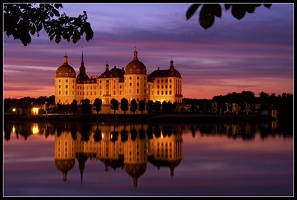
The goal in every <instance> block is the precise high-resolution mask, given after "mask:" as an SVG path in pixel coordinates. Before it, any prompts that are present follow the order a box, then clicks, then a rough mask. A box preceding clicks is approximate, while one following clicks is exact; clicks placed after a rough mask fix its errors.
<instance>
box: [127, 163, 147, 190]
mask: <svg viewBox="0 0 297 200" xmlns="http://www.w3.org/2000/svg"><path fill="white" fill-rule="evenodd" d="M125 171H126V172H127V173H128V174H129V175H130V176H131V177H132V178H133V186H134V187H137V181H138V178H139V177H140V176H141V175H143V174H144V172H145V171H146V163H133V164H132V163H129V164H125Z"/></svg>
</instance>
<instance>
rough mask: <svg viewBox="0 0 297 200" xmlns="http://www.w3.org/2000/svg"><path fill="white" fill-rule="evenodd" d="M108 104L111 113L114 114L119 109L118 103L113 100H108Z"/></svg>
mask: <svg viewBox="0 0 297 200" xmlns="http://www.w3.org/2000/svg"><path fill="white" fill-rule="evenodd" d="M110 104H111V105H110V108H111V109H112V110H113V113H114V114H115V113H116V110H118V109H119V101H118V100H116V99H114V98H113V99H111V100H110Z"/></svg>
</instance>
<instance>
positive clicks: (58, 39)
mask: <svg viewBox="0 0 297 200" xmlns="http://www.w3.org/2000/svg"><path fill="white" fill-rule="evenodd" d="M60 41H61V36H60V35H56V38H55V42H56V43H57V44H58V43H59V42H60Z"/></svg>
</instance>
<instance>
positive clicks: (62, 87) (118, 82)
mask: <svg viewBox="0 0 297 200" xmlns="http://www.w3.org/2000/svg"><path fill="white" fill-rule="evenodd" d="M96 98H99V99H101V100H102V103H103V105H104V104H108V105H109V104H110V100H111V99H113V98H114V99H116V100H118V102H121V99H122V98H126V99H127V100H128V102H129V103H130V102H131V100H132V99H135V100H136V102H139V101H140V100H144V102H145V103H147V102H148V100H152V101H154V102H155V101H160V102H163V101H166V102H171V103H182V98H183V95H182V77H181V75H180V73H179V71H178V70H176V69H175V67H174V62H173V60H171V61H170V66H169V68H168V69H164V70H161V69H159V68H158V69H157V70H155V71H153V72H152V73H150V74H147V70H146V66H145V65H144V64H143V63H142V62H141V61H140V60H139V59H138V52H137V51H136V50H135V51H134V52H133V60H132V61H131V62H129V63H128V64H127V65H126V67H125V69H124V68H117V67H116V66H115V67H113V68H109V65H108V64H106V65H105V71H104V72H103V73H102V74H100V75H99V76H88V75H87V73H86V67H85V65H84V59H83V53H82V57H81V66H80V68H79V73H78V75H77V76H76V72H75V70H74V68H73V67H72V66H70V65H69V64H68V56H67V55H65V56H64V63H63V65H61V66H60V67H58V69H57V70H56V77H55V103H56V104H58V103H59V104H71V103H72V102H73V100H77V102H78V103H80V102H81V100H83V99H89V100H90V104H93V103H94V100H95V99H96Z"/></svg>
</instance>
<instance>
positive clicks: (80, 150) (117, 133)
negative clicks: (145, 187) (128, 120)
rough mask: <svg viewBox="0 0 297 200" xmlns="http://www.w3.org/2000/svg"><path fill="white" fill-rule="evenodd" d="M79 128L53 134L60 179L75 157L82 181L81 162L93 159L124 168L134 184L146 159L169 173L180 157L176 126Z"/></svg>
mask: <svg viewBox="0 0 297 200" xmlns="http://www.w3.org/2000/svg"><path fill="white" fill-rule="evenodd" d="M99 127H100V129H99ZM82 128H83V129H82V130H76V128H75V127H72V128H70V130H67V131H57V132H56V133H55V144H54V145H55V146H54V157H55V165H56V167H57V168H58V169H59V170H60V171H61V172H62V174H63V180H64V181H66V179H67V172H68V171H69V170H71V169H72V168H73V167H74V164H75V160H77V162H78V163H79V169H80V173H81V181H82V178H83V172H84V168H85V162H86V161H87V160H94V159H95V160H100V161H102V162H103V163H104V165H105V170H106V171H108V168H109V167H111V168H113V169H116V168H118V167H121V168H124V169H125V171H126V173H127V174H129V175H130V176H131V177H132V178H133V185H134V187H136V186H137V180H138V178H139V177H140V176H142V175H143V174H144V173H145V171H146V166H147V163H148V162H150V163H151V164H153V165H154V166H156V167H158V168H159V167H168V168H169V169H170V175H171V176H173V175H174V168H175V167H176V166H178V165H179V164H180V162H181V159H182V133H181V132H180V133H178V132H177V131H176V129H170V128H165V127H162V128H159V127H158V126H156V127H151V126H148V125H147V124H146V125H141V124H139V125H124V124H123V125H111V126H101V125H100V126H98V125H97V126H96V125H93V126H87V125H85V126H84V127H82Z"/></svg>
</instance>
